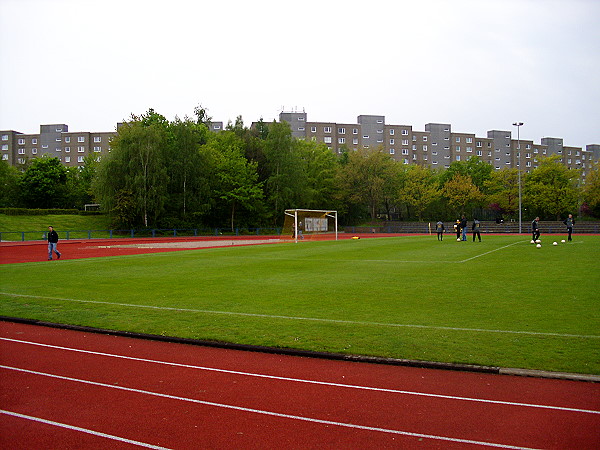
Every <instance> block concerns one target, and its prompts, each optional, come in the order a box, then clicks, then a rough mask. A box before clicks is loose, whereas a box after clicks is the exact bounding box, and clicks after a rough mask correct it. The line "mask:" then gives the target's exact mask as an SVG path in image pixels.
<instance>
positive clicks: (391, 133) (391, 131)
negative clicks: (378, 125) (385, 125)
mask: <svg viewBox="0 0 600 450" xmlns="http://www.w3.org/2000/svg"><path fill="white" fill-rule="evenodd" d="M393 135H394V129H393V128H390V136H393Z"/></svg>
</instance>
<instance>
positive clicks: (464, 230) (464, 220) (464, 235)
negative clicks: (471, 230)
mask: <svg viewBox="0 0 600 450" xmlns="http://www.w3.org/2000/svg"><path fill="white" fill-rule="evenodd" d="M460 230H461V232H462V239H461V240H462V241H466V240H467V218H466V217H465V215H464V214H463V216H462V217H461V218H460Z"/></svg>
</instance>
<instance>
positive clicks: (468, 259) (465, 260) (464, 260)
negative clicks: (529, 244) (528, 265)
mask: <svg viewBox="0 0 600 450" xmlns="http://www.w3.org/2000/svg"><path fill="white" fill-rule="evenodd" d="M523 242H526V241H519V242H513V243H512V244H508V245H505V246H504V247H498V248H496V249H494V250H490V251H489V252H485V253H482V254H480V255H475V256H473V257H471V258H467V259H463V260H462V261H458V262H460V263H466V262H468V261H471V260H472V259H475V258H481V257H482V256H485V255H489V254H490V253H494V252H497V251H499V250H504V249H505V248H508V247H512V246H513V245H517V244H522V243H523Z"/></svg>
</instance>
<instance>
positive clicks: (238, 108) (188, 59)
mask: <svg viewBox="0 0 600 450" xmlns="http://www.w3.org/2000/svg"><path fill="white" fill-rule="evenodd" d="M599 19H600V0H564V1H554V0H487V1H486V0H473V1H468V0H448V1H442V0H418V1H417V0H410V1H404V0H390V1H387V0H369V1H354V0H340V1H338V0H320V1H313V0H299V1H285V0H254V1H249V0H221V1H215V0H213V1H201V0H198V1H195V0H189V1H188V0H169V1H167V0H161V1H154V0H141V1H138V0H120V1H115V0H98V1H97V0H0V58H1V61H2V63H1V66H0V129H2V130H7V129H11V130H17V131H21V132H23V133H38V132H39V125H40V124H50V123H66V124H68V125H69V130H70V131H112V130H114V129H115V126H116V123H117V122H119V121H122V120H124V119H127V118H128V117H130V116H131V114H132V113H134V114H142V113H144V112H145V111H147V110H148V108H154V109H155V110H156V111H157V112H159V113H161V114H163V115H164V116H165V117H167V119H169V120H172V119H174V118H175V116H179V117H182V118H183V117H184V116H186V115H187V116H193V112H194V107H195V106H197V105H199V104H201V105H202V106H204V107H205V108H207V109H208V113H209V115H210V116H212V117H213V119H214V120H215V121H217V120H218V121H223V122H224V123H225V124H226V123H227V122H228V121H229V120H231V121H235V118H236V117H237V116H238V115H241V116H242V118H243V119H244V123H245V124H246V125H247V126H249V125H250V124H251V123H252V122H253V121H256V120H258V119H260V118H261V117H262V118H263V119H264V120H267V121H271V120H273V119H276V118H278V114H279V112H280V111H281V110H282V109H285V110H293V109H297V110H305V111H306V112H307V114H308V120H309V121H319V122H327V121H329V122H337V123H356V117H357V116H358V115H360V114H378V115H384V116H385V117H386V123H388V124H397V125H412V126H413V129H415V130H420V131H422V130H424V128H425V124H426V123H430V122H434V123H450V124H451V125H452V131H455V132H465V133H475V134H476V135H477V136H479V137H485V136H486V135H487V131H488V130H511V131H513V136H514V137H515V138H516V131H515V128H514V127H512V125H511V124H512V123H513V122H515V121H522V122H524V123H525V125H524V126H523V127H521V131H520V135H521V138H522V139H526V140H533V141H534V142H535V143H539V142H540V139H541V138H542V137H562V138H563V139H564V143H565V145H571V146H578V147H585V145H586V144H592V143H595V144H600V87H599V86H600V26H599Z"/></svg>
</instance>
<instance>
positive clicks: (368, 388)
mask: <svg viewBox="0 0 600 450" xmlns="http://www.w3.org/2000/svg"><path fill="white" fill-rule="evenodd" d="M0 340H2V341H9V342H16V343H20V344H28V345H35V346H39V347H47V348H53V349H58V350H65V351H71V352H77V353H86V354H90V355H94V356H104V357H109V358H118V359H125V360H129V361H137V362H144V363H152V364H161V365H165V366H171V367H181V368H186V369H196V370H205V371H209V372H219V373H227V374H231V375H241V376H247V377H255V378H266V379H270V380H278V381H290V382H294V383H306V384H315V385H320V386H331V387H340V388H347V389H357V390H364V391H376V392H387V393H392V394H402V395H416V396H421V397H433V398H440V399H446V400H460V401H468V402H477V403H489V404H495V405H507V406H520V407H527V408H540V409H549V410H557V411H569V412H576V413H585V414H600V411H594V410H588V409H579V408H568V407H564V406H550V405H536V404H533V403H519V402H508V401H501V400H486V399H480V398H471V397H458V396H454V395H443V394H431V393H427V392H415V391H403V390H399V389H386V388H377V387H371V386H358V385H354V384H343V383H332V382H327V381H316V380H305V379H302V378H290V377H279V376H274V375H264V374H259V373H251V372H241V371H236V370H227V369H217V368H214V367H205V366H195V365H190V364H180V363H174V362H168V361H159V360H155V359H144V358H136V357H133V356H123V355H116V354H113V353H102V352H94V351H90V350H81V349H77V348H71V347H60V346H57V345H50V344H43V343H38V342H30V341H23V340H18V339H10V338H0Z"/></svg>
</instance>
